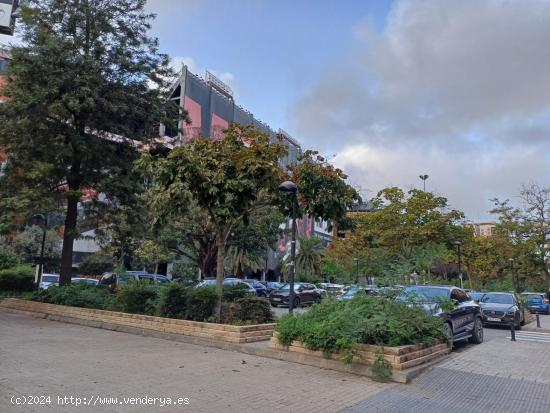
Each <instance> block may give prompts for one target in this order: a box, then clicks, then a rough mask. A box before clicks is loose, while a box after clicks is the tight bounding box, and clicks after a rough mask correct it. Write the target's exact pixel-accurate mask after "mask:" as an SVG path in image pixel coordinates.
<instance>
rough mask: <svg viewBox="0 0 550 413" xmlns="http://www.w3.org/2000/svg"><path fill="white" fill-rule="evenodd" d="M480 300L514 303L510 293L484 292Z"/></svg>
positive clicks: (494, 302)
mask: <svg viewBox="0 0 550 413" xmlns="http://www.w3.org/2000/svg"><path fill="white" fill-rule="evenodd" d="M481 302H482V303H493V304H514V299H513V298H512V295H510V294H485V295H484V296H483V297H481Z"/></svg>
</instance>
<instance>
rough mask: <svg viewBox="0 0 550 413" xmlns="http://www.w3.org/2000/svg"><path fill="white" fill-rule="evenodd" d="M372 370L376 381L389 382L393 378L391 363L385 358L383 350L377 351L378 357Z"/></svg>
mask: <svg viewBox="0 0 550 413" xmlns="http://www.w3.org/2000/svg"><path fill="white" fill-rule="evenodd" d="M370 370H371V372H372V379H373V380H374V381H379V382H381V383H387V382H389V381H390V380H391V364H390V363H389V362H388V361H387V360H386V359H385V358H384V354H383V353H382V352H381V351H380V352H378V353H376V358H375V359H374V363H372V366H371V368H370Z"/></svg>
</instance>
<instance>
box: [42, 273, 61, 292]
mask: <svg viewBox="0 0 550 413" xmlns="http://www.w3.org/2000/svg"><path fill="white" fill-rule="evenodd" d="M52 285H57V286H59V274H42V277H41V278H40V285H39V286H38V289H39V290H45V289H47V288H50V287H51V286H52Z"/></svg>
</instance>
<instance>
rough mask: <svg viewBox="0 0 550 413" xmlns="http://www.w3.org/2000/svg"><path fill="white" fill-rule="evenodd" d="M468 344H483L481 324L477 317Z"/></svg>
mask: <svg viewBox="0 0 550 413" xmlns="http://www.w3.org/2000/svg"><path fill="white" fill-rule="evenodd" d="M470 342H471V343H474V344H481V343H483V323H482V322H481V318H479V317H477V318H476V321H474V329H473V331H472V337H471V338H470Z"/></svg>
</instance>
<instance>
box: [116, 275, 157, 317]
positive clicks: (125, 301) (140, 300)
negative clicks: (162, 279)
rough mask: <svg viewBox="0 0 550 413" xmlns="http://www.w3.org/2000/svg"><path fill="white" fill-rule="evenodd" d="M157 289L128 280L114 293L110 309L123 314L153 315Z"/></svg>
mask: <svg viewBox="0 0 550 413" xmlns="http://www.w3.org/2000/svg"><path fill="white" fill-rule="evenodd" d="M157 291H158V287H157V286H155V285H153V284H150V283H148V282H143V281H135V280H129V281H127V282H125V283H124V284H123V285H122V286H121V287H120V288H119V289H118V290H117V293H116V298H115V300H114V302H113V305H112V309H113V310H116V311H122V312H124V313H133V314H154V313H155V301H156V299H157Z"/></svg>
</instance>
